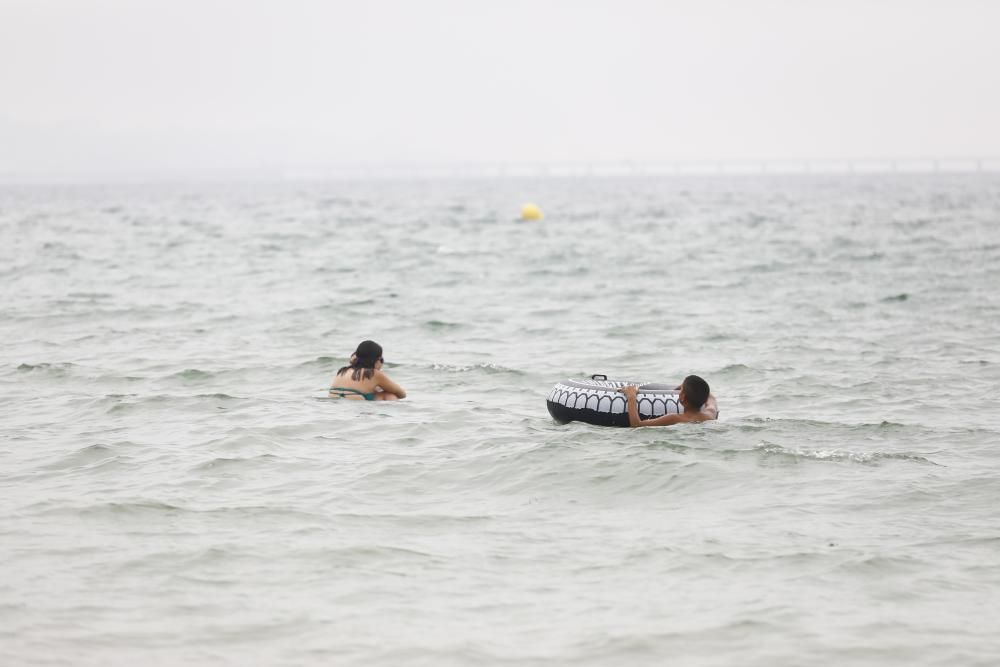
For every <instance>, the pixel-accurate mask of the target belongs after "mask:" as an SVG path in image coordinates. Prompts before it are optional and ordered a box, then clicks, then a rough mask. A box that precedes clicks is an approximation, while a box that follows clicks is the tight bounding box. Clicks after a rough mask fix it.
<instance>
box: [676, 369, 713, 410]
mask: <svg viewBox="0 0 1000 667" xmlns="http://www.w3.org/2000/svg"><path fill="white" fill-rule="evenodd" d="M681 393H682V394H684V407H686V408H691V409H692V410H701V406H703V405H705V401H707V400H708V394H709V389H708V383H707V382H705V381H704V380H702V379H701V378H700V377H698V376H697V375H688V376H687V377H686V378H684V382H682V383H681Z"/></svg>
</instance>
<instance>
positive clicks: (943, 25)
mask: <svg viewBox="0 0 1000 667" xmlns="http://www.w3.org/2000/svg"><path fill="white" fill-rule="evenodd" d="M998 27H1000V2H993V1H991V0H981V1H973V0H951V1H947V0H941V1H939V2H923V1H920V0H863V1H858V0H837V1H834V0H830V1H828V2H819V1H808V0H772V1H765V0H742V1H738V0H732V1H730V2H718V1H711V0H708V1H705V0H698V1H691V2H672V1H670V0H660V1H646V2H644V1H640V0H614V1H611V0H608V1H602V2H597V1H586V0H576V1H568V0H567V1H560V0H551V1H546V0H531V1H521V0H496V1H494V2H487V1H486V0H480V1H473V0H467V1H458V0H423V1H421V0H412V1H403V0H399V1H396V0H354V1H351V2H341V1H338V0H327V1H322V2H321V1H318V0H317V1H309V0H285V1H282V2H254V1H253V0H242V1H235V0H233V1H230V0H198V1H190V2H188V1H184V0H0V176H2V175H4V174H7V175H11V174H14V175H18V174H34V173H83V174H86V173H97V172H122V173H128V172H149V173H154V172H158V171H170V170H184V169H188V168H192V169H194V168H199V169H248V168H260V167H267V168H281V167H288V166H307V165H342V164H358V163H385V162H389V163H449V162H456V161H464V162H477V163H479V162H487V163H489V162H506V161H607V160H624V159H629V160H673V159H727V158H728V159H733V158H735V159H739V158H805V157H812V158H847V157H916V156H921V157H922V156H983V157H996V156H1000V38H998V36H997V35H998V29H1000V28H998Z"/></svg>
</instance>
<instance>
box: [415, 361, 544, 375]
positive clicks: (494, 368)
mask: <svg viewBox="0 0 1000 667" xmlns="http://www.w3.org/2000/svg"><path fill="white" fill-rule="evenodd" d="M428 368H429V369H430V370H432V371H444V372H446V373H476V372H482V373H486V374H488V375H495V374H510V375H524V374H525V372H524V371H522V370H518V369H516V368H508V367H507V366H501V365H500V364H494V363H481V364H465V365H456V364H436V363H435V364H431V365H430V366H429V367H428Z"/></svg>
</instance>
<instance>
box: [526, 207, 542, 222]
mask: <svg viewBox="0 0 1000 667" xmlns="http://www.w3.org/2000/svg"><path fill="white" fill-rule="evenodd" d="M544 217H545V216H543V215H542V209H540V208H538V207H537V206H535V205H534V204H525V205H524V206H522V207H521V220H541V219H542V218H544Z"/></svg>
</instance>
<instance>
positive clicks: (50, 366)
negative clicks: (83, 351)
mask: <svg viewBox="0 0 1000 667" xmlns="http://www.w3.org/2000/svg"><path fill="white" fill-rule="evenodd" d="M75 368H79V366H77V364H74V363H71V362H68V361H63V362H55V363H49V362H41V363H37V364H27V363H24V364H21V365H20V366H18V367H17V370H18V372H20V373H33V372H36V371H37V372H40V373H48V374H50V375H53V376H55V377H65V376H66V375H69V374H70V373H71V372H72V371H73V370H74V369H75Z"/></svg>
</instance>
